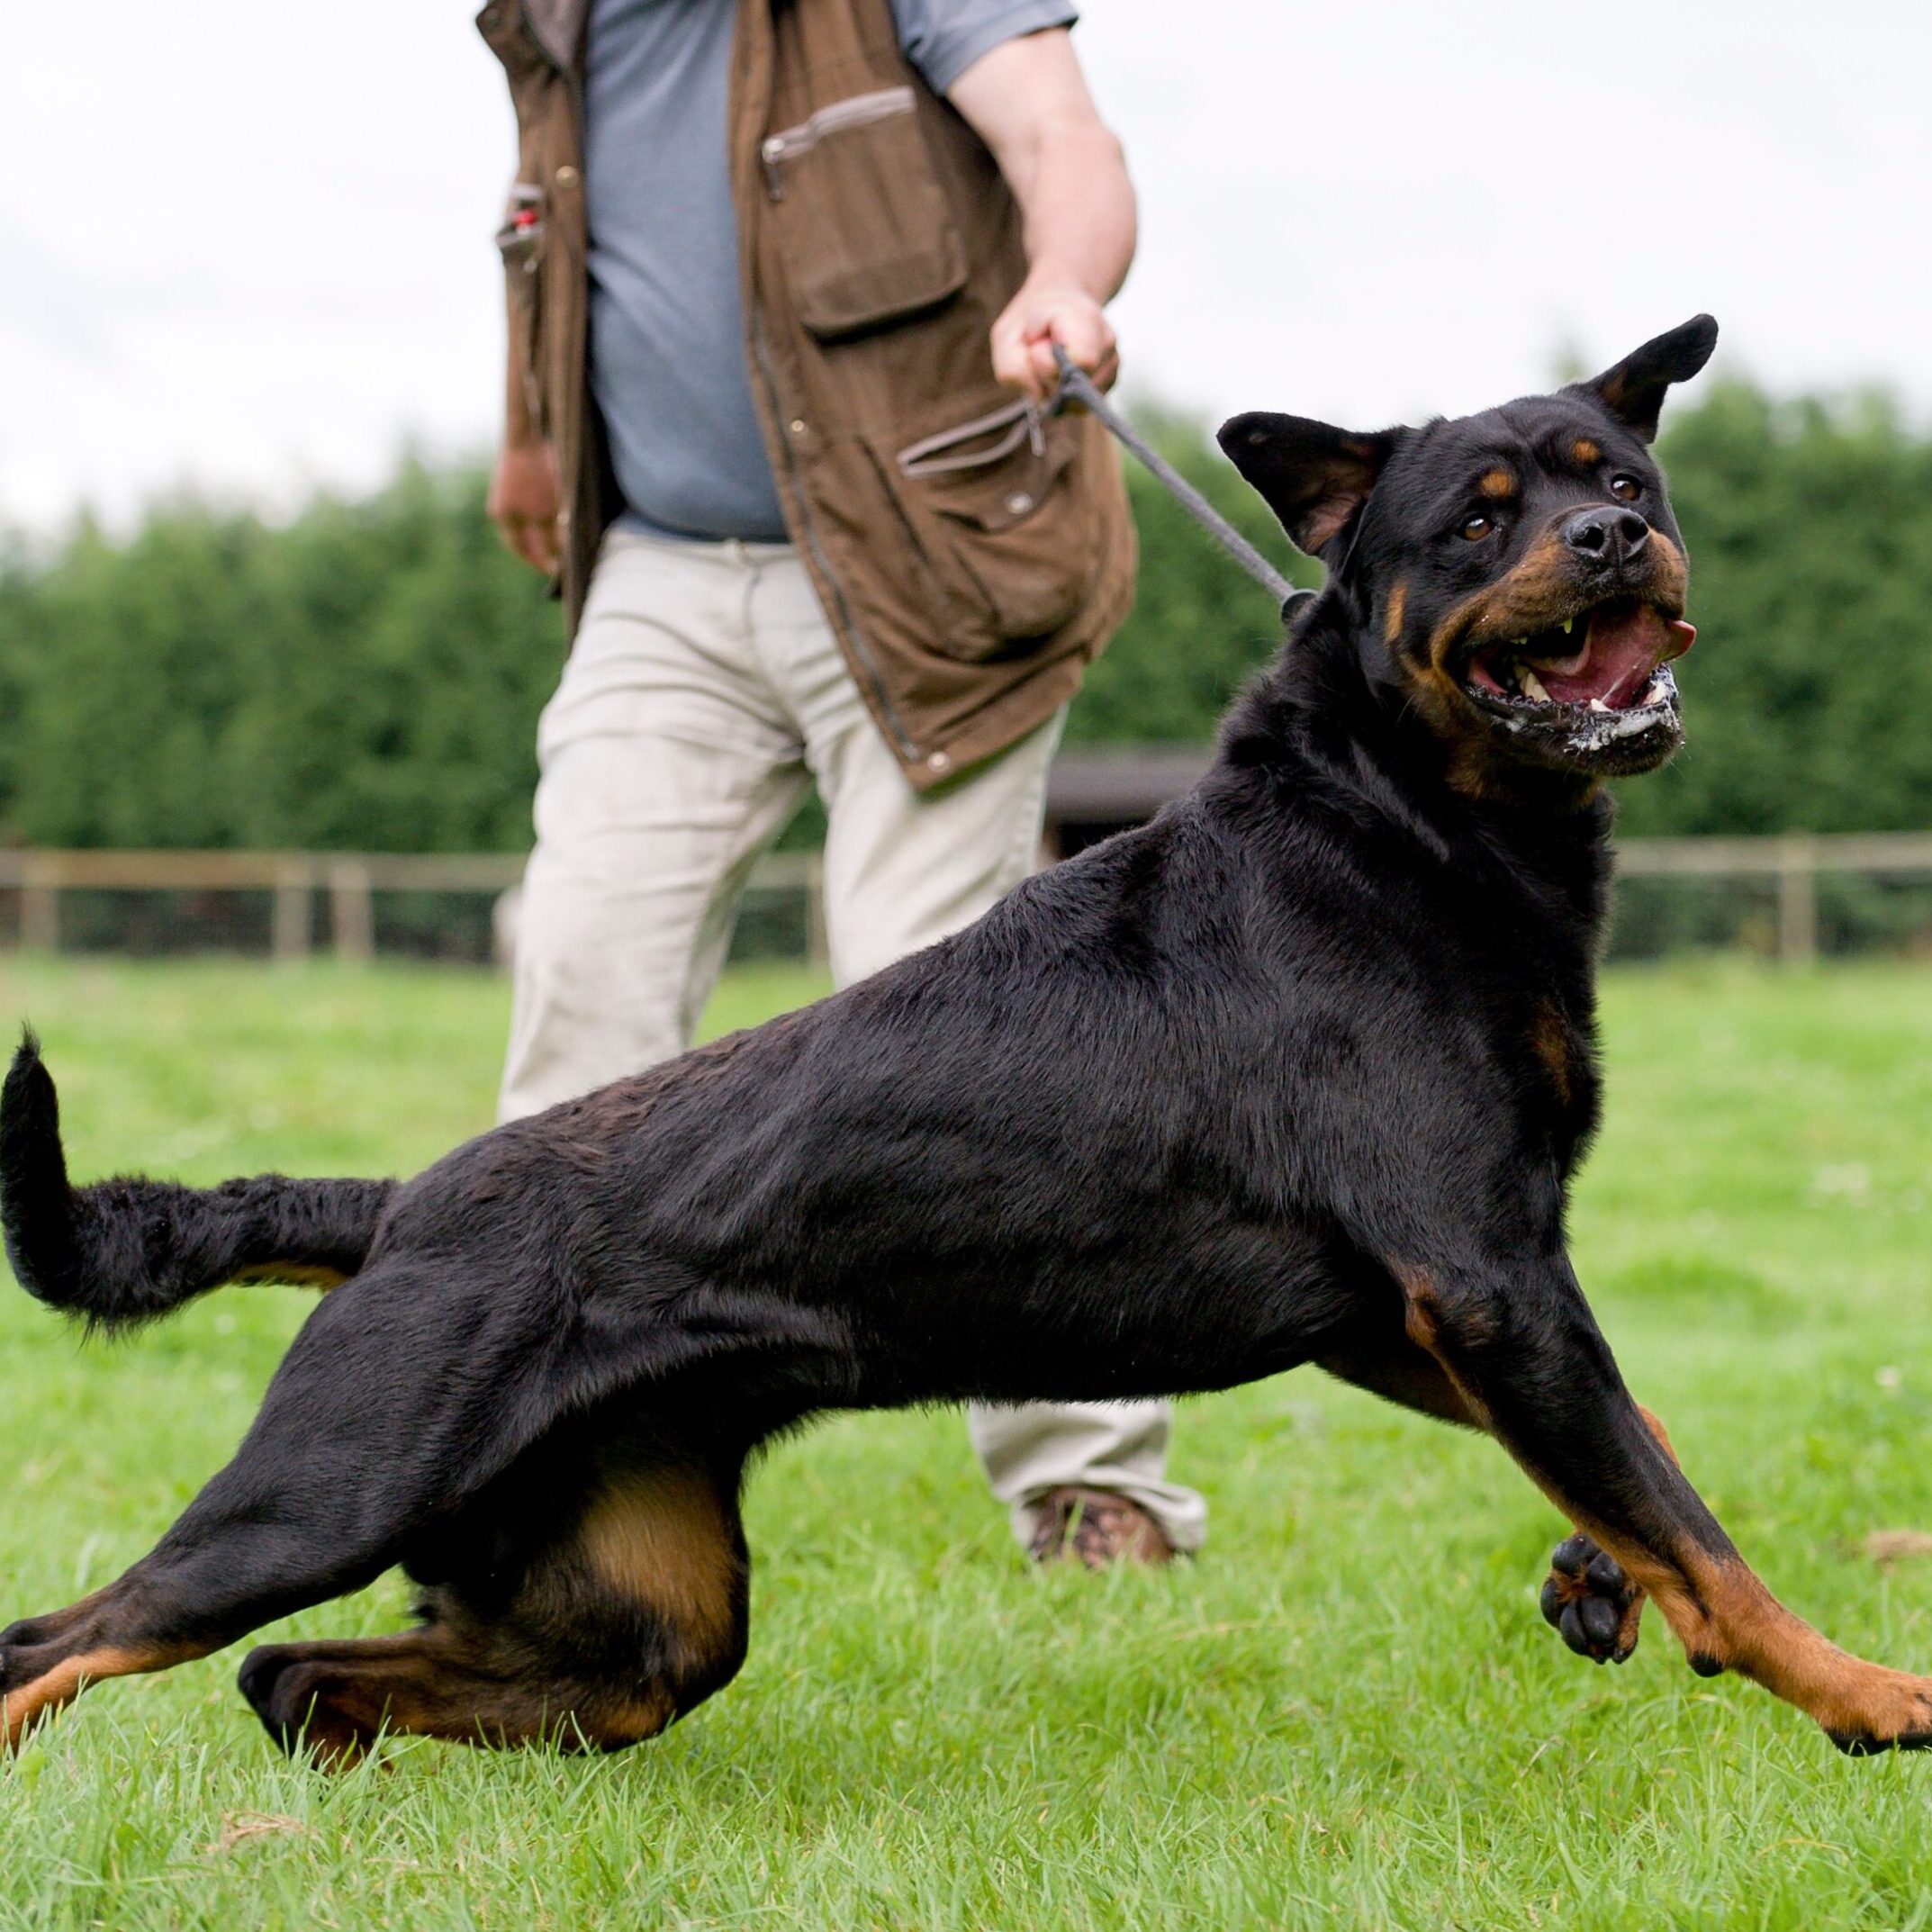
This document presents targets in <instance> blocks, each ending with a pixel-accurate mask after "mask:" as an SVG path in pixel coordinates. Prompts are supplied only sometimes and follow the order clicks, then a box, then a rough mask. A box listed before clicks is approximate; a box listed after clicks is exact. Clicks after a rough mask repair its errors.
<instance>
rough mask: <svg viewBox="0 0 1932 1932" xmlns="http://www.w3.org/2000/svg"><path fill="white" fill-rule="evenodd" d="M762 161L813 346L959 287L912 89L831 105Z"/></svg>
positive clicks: (776, 228)
mask: <svg viewBox="0 0 1932 1932" xmlns="http://www.w3.org/2000/svg"><path fill="white" fill-rule="evenodd" d="M760 157H761V158H762V160H763V164H764V179H765V193H766V194H767V197H768V198H769V200H770V202H771V203H772V206H771V207H770V209H769V210H768V211H767V214H766V220H767V221H768V223H769V226H770V228H771V230H772V234H773V236H774V237H775V238H776V239H777V243H778V247H779V251H780V254H781V257H782V258H783V261H784V264H785V278H786V283H787V285H788V287H789V289H790V295H791V301H792V305H793V307H794V309H795V310H796V311H797V314H798V317H799V321H800V322H801V323H803V324H804V326H805V327H806V328H807V329H808V330H809V331H810V332H811V333H812V334H813V335H814V336H816V337H817V339H819V340H820V341H822V342H836V341H842V340H844V339H847V338H850V337H853V336H859V335H864V334H867V333H869V332H871V330H877V329H885V328H889V327H890V326H891V325H892V324H894V323H896V322H902V321H907V320H911V319H912V318H913V317H915V316H918V315H924V314H926V313H929V312H930V311H933V310H934V309H936V308H938V307H940V306H941V305H942V304H943V303H944V302H949V301H951V300H952V297H953V296H955V295H957V294H958V293H959V292H960V291H961V289H962V288H963V287H964V286H965V285H966V270H967V265H966V248H965V243H964V242H963V240H962V239H961V235H960V231H959V228H958V225H957V223H956V222H955V221H954V220H953V217H952V211H951V209H950V208H949V206H948V205H947V202H946V197H945V194H944V191H943V189H942V188H941V186H940V183H939V176H938V172H937V170H936V169H935V168H934V165H933V157H932V154H931V152H930V150H929V149H927V147H926V143H925V134H924V133H923V132H922V131H921V130H920V126H919V118H918V114H917V113H916V104H915V101H914V95H913V90H912V88H911V87H909V86H897V87H880V88H874V89H872V90H871V91H869V92H867V93H864V94H857V95H848V96H846V97H845V98H844V99H843V100H838V101H833V102H830V103H828V104H826V106H824V107H821V108H819V109H818V110H817V112H816V113H813V114H812V115H811V117H810V118H809V119H808V120H806V121H802V122H799V123H798V124H797V125H796V126H793V127H790V128H785V129H782V130H781V131H779V132H777V133H775V134H772V135H768V136H767V137H766V139H765V140H764V142H763V146H762V147H761V149H760Z"/></svg>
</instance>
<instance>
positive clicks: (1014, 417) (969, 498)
mask: <svg viewBox="0 0 1932 1932" xmlns="http://www.w3.org/2000/svg"><path fill="white" fill-rule="evenodd" d="M999 397H1004V398H1005V400H1004V401H1000V400H997V399H998V398H999ZM987 402H988V406H985V407H982V408H981V409H980V410H978V411H971V410H968V411H961V409H960V408H959V407H958V405H957V404H954V405H952V408H951V409H950V410H948V411H943V412H941V414H942V416H943V424H942V426H939V427H931V428H928V427H926V426H925V425H923V424H922V425H917V426H916V428H917V429H919V431H920V433H918V434H916V435H915V436H914V437H913V438H911V440H909V441H907V440H906V439H905V438H900V437H889V438H871V439H870V442H869V447H870V450H871V458H872V462H873V465H874V467H875V469H876V470H877V472H878V474H879V475H880V479H881V481H882V482H883V483H884V485H885V488H886V490H887V491H888V492H889V495H890V497H891V499H892V501H893V504H894V506H895V508H896V509H897V510H898V513H899V517H900V519H901V521H902V523H903V525H904V528H905V531H906V534H907V537H908V538H909V539H910V541H909V544H908V545H907V546H906V552H905V561H906V564H907V567H908V568H910V569H914V570H917V571H920V572H923V573H924V574H925V578H926V580H927V582H928V583H929V585H930V586H931V587H932V590H933V591H936V593H937V595H936V597H934V596H932V595H928V596H927V598H926V599H925V602H926V603H927V605H928V606H929V607H932V606H934V605H936V608H937V609H938V611H939V612H940V614H941V615H942V618H943V628H942V629H941V630H940V631H939V632H938V633H937V634H936V635H934V636H933V637H932V640H931V641H932V643H933V645H934V647H935V648H936V649H937V650H939V651H940V652H942V653H943V655H946V656H949V657H957V658H961V659H963V660H966V661H968V662H971V663H980V662H984V661H986V660H988V659H990V658H995V657H1000V656H1013V655H1023V654H1024V653H1025V651H1026V650H1027V649H1029V648H1030V647H1031V646H1033V645H1034V643H1035V642H1036V641H1037V640H1038V639H1040V638H1042V637H1044V636H1049V635H1051V634H1052V632H1054V631H1056V630H1058V629H1059V628H1060V627H1061V626H1062V625H1064V624H1066V623H1068V622H1069V621H1070V620H1071V619H1072V618H1074V617H1075V616H1077V615H1078V614H1079V609H1080V608H1081V606H1082V604H1083V603H1084V602H1085V600H1086V599H1087V597H1088V593H1089V592H1090V591H1091V590H1092V588H1093V584H1094V582H1095V580H1096V577H1097V573H1098V572H1099V570H1100V568H1101V566H1102V564H1103V563H1104V561H1105V555H1104V546H1103V545H1102V543H1101V541H1100V538H1101V531H1100V529H1099V527H1098V522H1097V505H1096V501H1095V500H1094V496H1093V492H1089V491H1083V490H1079V489H1078V488H1076V487H1075V479H1074V478H1073V477H1070V476H1069V475H1068V474H1067V472H1068V468H1069V465H1071V464H1072V462H1073V460H1074V457H1075V456H1076V455H1077V454H1078V450H1079V430H1078V429H1077V427H1076V425H1075V424H1074V422H1073V421H1071V420H1069V419H1067V418H1064V417H1048V416H1043V415H1042V414H1041V413H1040V411H1038V410H1037V409H1035V408H1034V405H1033V404H1031V403H1030V402H1025V400H1023V399H1016V398H1015V397H1013V395H1012V393H1011V391H996V392H995V393H994V395H993V396H992V397H989V398H988V399H987Z"/></svg>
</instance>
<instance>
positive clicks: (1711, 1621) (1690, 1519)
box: [1392, 1254, 1932, 1754]
mask: <svg viewBox="0 0 1932 1932" xmlns="http://www.w3.org/2000/svg"><path fill="white" fill-rule="evenodd" d="M1392 1272H1393V1273H1394V1274H1395V1277H1396V1278H1397V1280H1398V1281H1399V1282H1400V1283H1401V1285H1402V1287H1403V1289H1404V1295H1405V1296H1406V1303H1407V1309H1408V1328H1409V1332H1410V1334H1411V1336H1412V1337H1413V1340H1414V1341H1415V1342H1416V1343H1417V1345H1418V1346H1419V1347H1421V1348H1422V1349H1424V1350H1427V1351H1428V1352H1429V1353H1430V1354H1431V1355H1432V1356H1434V1357H1435V1359H1437V1360H1438V1361H1439V1362H1440V1364H1441V1366H1442V1369H1443V1373H1444V1374H1445V1375H1446V1376H1447V1377H1448V1378H1449V1380H1450V1381H1451V1382H1452V1383H1454V1385H1455V1386H1456V1387H1457V1389H1458V1391H1459V1392H1460V1394H1461V1395H1462V1397H1463V1399H1464V1401H1465V1402H1466V1403H1467V1404H1468V1406H1469V1408H1470V1410H1471V1411H1472V1413H1476V1414H1478V1415H1480V1416H1481V1417H1482V1418H1483V1420H1484V1422H1485V1426H1486V1427H1487V1428H1488V1430H1489V1431H1490V1432H1491V1433H1492V1434H1493V1435H1494V1436H1495V1438H1496V1439H1497V1440H1498V1441H1500V1442H1501V1443H1502V1444H1503V1447H1504V1448H1506V1449H1508V1450H1509V1451H1510V1453H1511V1454H1512V1456H1513V1457H1514V1458H1516V1460H1517V1461H1518V1462H1519V1463H1521V1465H1522V1467H1524V1469H1525V1470H1526V1471H1527V1472H1528V1473H1529V1475H1530V1476H1531V1477H1532V1478H1533V1479H1534V1480H1535V1481H1536V1483H1537V1484H1538V1485H1539V1487H1540V1488H1541V1489H1542V1490H1543V1491H1544V1493H1545V1494H1548V1496H1549V1497H1550V1499H1551V1500H1552V1501H1553V1502H1554V1503H1557V1506H1558V1508H1560V1509H1561V1510H1562V1511H1563V1512H1564V1514H1565V1515H1566V1516H1567V1517H1568V1518H1569V1519H1570V1521H1572V1522H1574V1523H1576V1524H1577V1525H1578V1526H1579V1527H1580V1528H1581V1529H1582V1530H1584V1533H1585V1534H1586V1535H1588V1536H1589V1538H1590V1539H1592V1541H1593V1542H1594V1543H1595V1544H1596V1545H1597V1546H1598V1548H1600V1549H1602V1550H1604V1551H1607V1552H1608V1553H1609V1554H1610V1556H1611V1557H1613V1558H1614V1559H1615V1560H1616V1562H1617V1564H1618V1565H1619V1566H1621V1570H1622V1572H1623V1574H1624V1575H1625V1576H1626V1577H1627V1578H1628V1579H1629V1580H1630V1582H1631V1583H1633V1584H1637V1585H1638V1586H1639V1588H1641V1589H1642V1590H1644V1591H1645V1592H1646V1593H1648V1595H1649V1596H1650V1598H1651V1599H1652V1601H1653V1602H1655V1603H1656V1604H1657V1610H1658V1612H1660V1613H1661V1614H1662V1616H1663V1617H1664V1619H1665V1621H1666V1622H1667V1623H1669V1625H1670V1627H1671V1629H1672V1630H1674V1631H1675V1633H1676V1636H1677V1638H1678V1640H1679V1641H1680V1642H1681V1643H1682V1644H1683V1645H1684V1651H1685V1654H1686V1656H1687V1657H1689V1659H1690V1662H1691V1666H1692V1668H1693V1669H1694V1670H1696V1671H1697V1672H1698V1673H1699V1674H1700V1675H1703V1676H1715V1675H1718V1674H1719V1673H1720V1672H1722V1671H1726V1670H1734V1671H1737V1672H1738V1673H1739V1674H1740V1675H1744V1676H1747V1677H1749V1678H1751V1679H1752V1680H1753V1681H1754V1682H1756V1683H1758V1684H1763V1685H1764V1686H1765V1689H1766V1690H1768V1691H1770V1692H1771V1693H1773V1694H1774V1695H1775V1696H1778V1697H1782V1698H1783V1699H1784V1700H1785V1701H1786V1702H1788V1703H1793V1704H1796V1705H1797V1706H1798V1707H1799V1709H1801V1711H1808V1712H1809V1713H1810V1715H1811V1716H1812V1717H1813V1718H1815V1719H1816V1720H1817V1721H1818V1722H1819V1724H1820V1725H1821V1726H1823V1728H1824V1729H1825V1730H1826V1732H1827V1733H1828V1735H1829V1736H1830V1738H1831V1739H1832V1741H1833V1742H1834V1743H1836V1744H1837V1745H1838V1746H1839V1747H1840V1748H1841V1749H1844V1750H1846V1751H1851V1752H1854V1753H1861V1754H1862V1753H1864V1752H1869V1751H1876V1750H1888V1749H1891V1748H1894V1747H1897V1748H1900V1749H1921V1748H1925V1747H1932V1678H1926V1677H1918V1676H1912V1675H1908V1674H1907V1673H1905V1672H1902V1671H1895V1670H1886V1669H1883V1668H1882V1667H1881V1666H1878V1665H1875V1664H1868V1663H1866V1662H1864V1660H1863V1659H1862V1658H1859V1657H1851V1656H1849V1655H1847V1654H1846V1652H1845V1651H1843V1650H1840V1649H1838V1648H1837V1646H1835V1645H1833V1644H1830V1643H1828V1642H1827V1641H1826V1640H1825V1639H1824V1638H1822V1637H1820V1636H1819V1634H1818V1632H1817V1631H1816V1630H1812V1629H1811V1628H1810V1625H1809V1624H1807V1623H1805V1622H1804V1621H1802V1620H1801V1618H1799V1617H1797V1616H1795V1615H1793V1614H1792V1612H1790V1611H1789V1610H1787V1609H1785V1608H1784V1606H1783V1604H1782V1603H1780V1602H1778V1601H1777V1599H1776V1598H1775V1597H1774V1596H1773V1595H1772V1593H1771V1592H1770V1591H1769V1590H1768V1589H1766V1588H1765V1585H1764V1584H1763V1583H1761V1582H1760V1581H1759V1580H1758V1578H1757V1576H1756V1575H1755V1574H1754V1573H1753V1571H1752V1570H1751V1569H1750V1567H1749V1566H1747V1564H1746V1562H1745V1560H1744V1558H1743V1557H1741V1556H1740V1555H1739V1554H1738V1549H1737V1548H1736V1546H1735V1545H1734V1544H1733V1543H1732V1542H1731V1540H1730V1539H1729V1537H1728V1536H1726V1535H1725V1533H1724V1531H1723V1530H1722V1529H1721V1528H1720V1526H1719V1524H1718V1522H1717V1521H1716V1519H1715V1518H1714V1517H1713V1516H1712V1515H1711V1512H1710V1511H1709V1510H1708V1509H1707V1508H1706V1507H1705V1506H1704V1503H1703V1502H1702V1499H1701V1498H1700V1497H1699V1496H1698V1494H1697V1492H1696V1491H1695V1490H1694V1489H1693V1488H1692V1487H1691V1485H1690V1484H1689V1483H1688V1482H1687V1481H1686V1480H1685V1478H1684V1474H1683V1472H1682V1471H1681V1470H1680V1469H1679V1468H1678V1467H1677V1464H1676V1462H1675V1459H1674V1458H1673V1457H1672V1456H1671V1455H1670V1454H1669V1453H1668V1451H1667V1449H1666V1447H1665V1446H1664V1444H1663V1443H1662V1442H1661V1441H1660V1440H1658V1434H1657V1431H1656V1430H1655V1428H1654V1427H1653V1425H1652V1424H1651V1423H1650V1422H1648V1420H1647V1419H1646V1417H1645V1415H1644V1413H1643V1412H1642V1411H1640V1410H1639V1408H1638V1406H1637V1404H1636V1403H1634V1402H1633V1401H1632V1400H1631V1399H1630V1393H1629V1391H1628V1390H1627V1389H1626V1388H1625V1387H1624V1385H1623V1380H1622V1377H1621V1376H1620V1375H1619V1373H1618V1372H1617V1366H1616V1363H1615V1362H1614V1361H1613V1360H1612V1357H1611V1353H1610V1349H1609V1345H1608V1344H1607V1343H1606V1342H1605V1341H1604V1340H1603V1337H1602V1332H1600V1331H1599V1330H1598V1328H1597V1326H1596V1323H1595V1322H1594V1321H1593V1319H1592V1317H1591V1314H1590V1310H1589V1307H1588V1305H1586V1304H1585V1303H1584V1298H1583V1295H1582V1293H1581V1291H1580V1290H1579V1289H1578V1288H1577V1286H1576V1283H1575V1277H1573V1276H1572V1275H1571V1273H1570V1271H1569V1267H1568V1264H1567V1263H1566V1261H1564V1260H1563V1259H1562V1257H1561V1256H1560V1254H1559V1255H1557V1256H1555V1257H1552V1258H1548V1259H1535V1260H1529V1261H1526V1262H1524V1263H1522V1264H1520V1265H1518V1266H1516V1267H1513V1268H1491V1269H1476V1268H1470V1269H1467V1270H1462V1269H1444V1270H1441V1271H1440V1272H1432V1271H1431V1270H1428V1269H1424V1268H1415V1267H1411V1266H1405V1265H1396V1266H1394V1267H1393V1268H1392ZM1498 1277H1500V1278H1498Z"/></svg>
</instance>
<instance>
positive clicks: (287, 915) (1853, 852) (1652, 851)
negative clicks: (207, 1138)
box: [0, 832, 1932, 961]
mask: <svg viewBox="0 0 1932 1932" xmlns="http://www.w3.org/2000/svg"><path fill="white" fill-rule="evenodd" d="M523 864H524V862H523V859H522V857H521V855H519V854H516V853H302V852H102V851H86V852H44V851H11V852H9V851H0V892H5V891H14V892H17V893H18V894H19V895H20V898H19V908H20V910H19V923H18V931H19V937H20V943H21V944H22V945H23V946H26V947H30V948H32V949H34V950H36V951H41V952H55V951H58V950H59V945H60V898H61V895H62V894H63V893H67V892H84V891H94V892H99V891H110V892H172V893H193V894H199V893H222V892H256V893H266V894H269V895H270V896H271V898H272V912H271V917H270V922H269V934H270V942H269V950H270V952H271V953H272V954H273V956H274V957H275V958H276V959H278V960H297V959H302V958H303V957H305V956H306V955H307V954H308V953H309V952H311V950H312V948H313V945H314V938H315V934H316V931H317V923H318V922H317V920H316V911H317V907H318V905H319V904H321V905H326V907H327V908H328V919H327V931H328V934H329V943H330V948H331V950H332V951H333V952H335V953H336V955H337V956H338V957H339V958H341V959H346V960H366V959H368V958H370V957H372V956H373V954H374V953H375V895H376V894H378V893H449V894H457V895H471V896H477V895H481V896H490V897H493V896H494V895H496V894H499V893H501V892H503V891H504V890H506V889H509V888H510V887H511V886H514V885H516V884H517V883H518V881H519V880H520V879H521V878H522V876H523ZM1617 872H1618V875H1619V877H1620V878H1622V879H1626V880H1636V879H1675V880H1707V881H1720V880H1747V881H1753V882H1756V883H1759V884H1765V883H1768V884H1769V885H1770V886H1771V887H1772V888H1773V889H1774V895H1775V899H1776V942H1775V943H1776V952H1777V954H1778V956H1779V957H1780V958H1781V959H1786V960H1792V961H1803V960H1810V959H1812V958H1814V957H1815V956H1816V955H1817V952H1818V950H1819V891H1818V889H1819V880H1820V879H1822V878H1826V877H1828V876H1832V875H1846V876H1858V877H1864V878H1875V879H1884V880H1913V879H1920V880H1932V833H1927V832H1887V833H1846V834H1837V835H1828V836H1827V835H1820V836H1813V835H1787V836H1784V837H1778V838H1658V839H1631V840H1629V841H1627V842H1626V843H1624V844H1621V845H1619V846H1618V848H1617ZM752 889H753V890H754V891H759V890H763V891H775V892H791V893H800V894H803V895H804V898H805V904H806V915H807V916H806V934H807V951H808V952H809V953H810V954H811V956H812V957H813V958H815V959H820V960H822V959H823V957H824V954H825V918H824V908H823V896H824V868H823V864H822V862H821V861H820V858H819V855H818V854H817V853H773V854H771V855H770V856H768V857H767V858H765V859H764V860H763V861H762V862H760V863H759V865H758V867H757V869H756V870H755V871H754V873H753V876H752Z"/></svg>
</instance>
